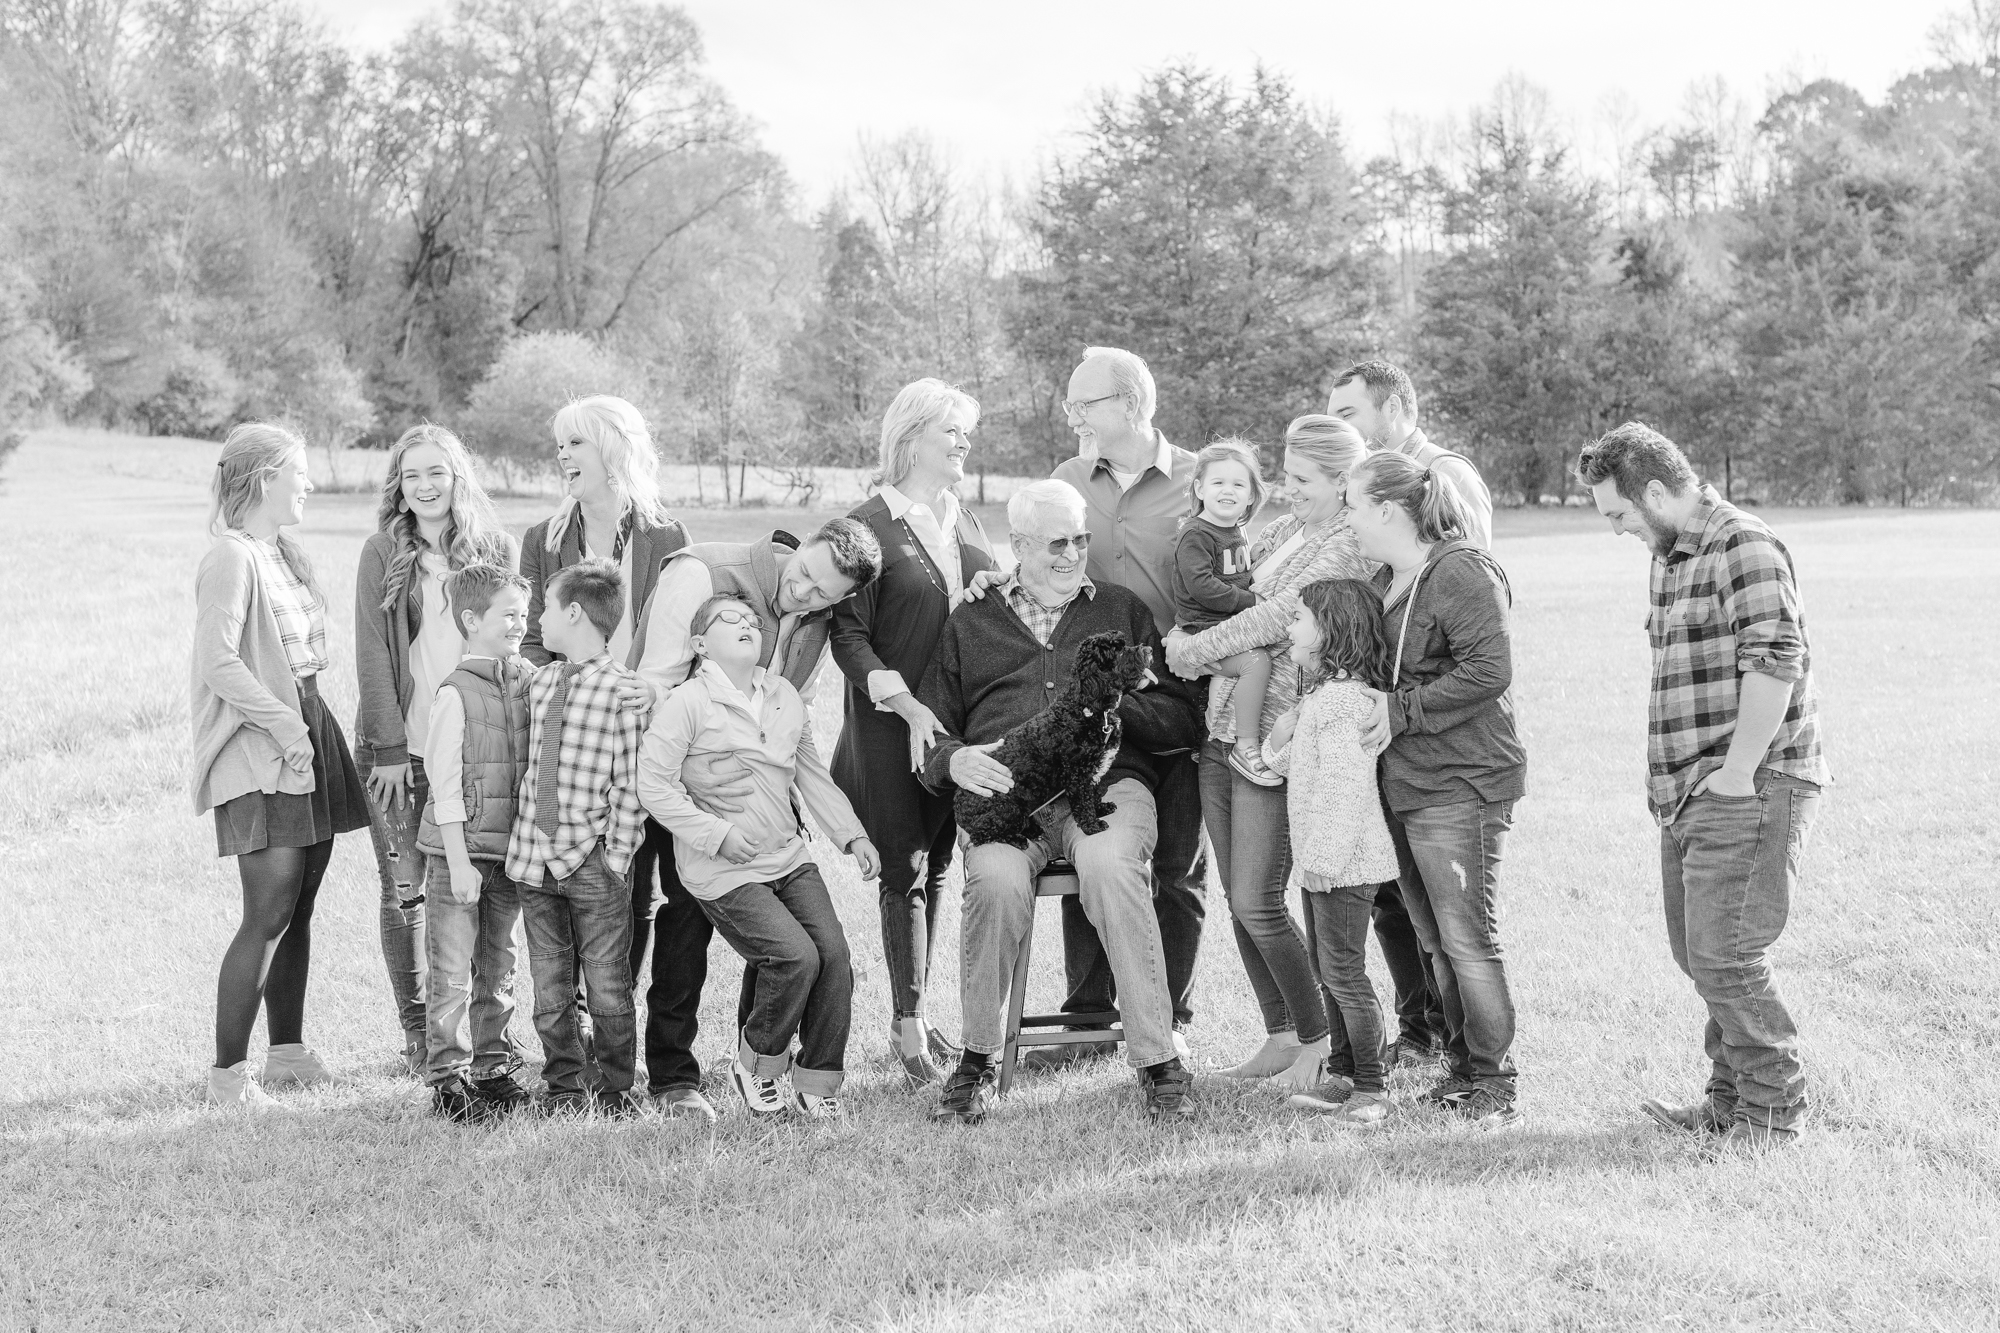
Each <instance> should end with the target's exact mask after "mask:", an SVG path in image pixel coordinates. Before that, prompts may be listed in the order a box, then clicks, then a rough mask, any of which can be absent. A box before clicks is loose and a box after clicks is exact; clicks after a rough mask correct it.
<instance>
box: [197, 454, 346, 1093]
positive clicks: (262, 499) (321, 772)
mask: <svg viewBox="0 0 2000 1333" xmlns="http://www.w3.org/2000/svg"><path fill="white" fill-rule="evenodd" d="M312 489H313V485H312V480H311V478H310V477H309V476H308V475H307V473H306V447H305V441H304V440H302V439H300V438H299V436H297V435H295V434H293V433H292V432H291V431H290V430H287V429H285V428H284V427H282V426H274V425H268V424H265V423H262V422H249V423H245V424H244V425H240V426H238V427H236V428H235V429H234V430H232V431H230V432H229V438H228V439H226V440H224V441H223V445H222V456H221V458H220V459H219V460H217V462H216V465H215V475H214V476H213V477H212V478H211V479H210V505H209V531H210V532H211V533H213V534H214V535H215V539H216V540H215V544H214V545H213V546H211V547H210V548H209V551H208V554H207V555H206V556H204V557H203V558H202V562H201V568H200V571H199V572H198V573H197V574H196V576H195V632H194V653H193V672H192V680H191V682H190V690H189V696H190V697H189V706H190V707H189V712H190V716H191V720H192V722H193V731H194V745H193V752H192V762H191V764H190V774H189V776H190V785H191V788H192V794H193V796H194V807H195V811H196V813H197V814H199V813H203V812H206V811H209V810H213V811H214V812H215V835H216V852H217V854H219V855H222V856H233V857H235V858H236V867H237V873H238V874H239V876H240V877H241V879H242V882H243V923H242V925H240V926H238V927H237V930H236V935H235V938H233V939H232V940H231V941H230V942H229V948H228V950H227V952H225V953H224V954H223V958H222V971H221V975H220V976H219V977H218V979H217V982H216V997H215V1067H214V1068H212V1069H211V1070H209V1074H208V1095H209V1099H210V1100H211V1101H213V1102H216V1103H219V1104H221V1105H223V1106H228V1107H235V1108H242V1109H249V1110H263V1109H266V1108H269V1107H270V1106H272V1105H274V1103H273V1102H272V1100H271V1098H270V1097H269V1096H267V1095H266V1094H265V1093H264V1091H263V1089H262V1087H260V1086H259V1084H260V1079H259V1077H258V1075H257V1073H256V1071H254V1070H253V1069H252V1068H251V1066H250V1061H249V1059H248V1053H249V1045H250V1030H251V1028H252V1027H254V1026H255V1024H256V1021H257V1011H258V1009H259V1008H260V1007H261V1008H262V1009H263V1010H264V1013H265V1018H266V1022H267V1024H268V1027H269V1036H270V1042H271V1050H270V1056H269V1058H268V1060H267V1061H266V1062H265V1065H264V1070H263V1077H262V1079H261V1082H264V1083H271V1084H278V1083H317V1082H323V1081H326V1080H328V1079H330V1078H331V1075H330V1074H329V1073H328V1072H327V1069H326V1066H325V1064H324V1063H322V1062H321V1060H320V1058H319V1057H318V1055H316V1054H315V1053H314V1052H313V1051H311V1050H310V1049H308V1048H307V1047H306V1045H305V1039H304V1034H303V1031H302V1029H303V1026H304V1019H305V999H306V973H307V969H308V967H309V965H310V963H311V960H312V913H313V903H314V900H315V899H316V898H317V897H318V894H319V885H320V880H321V878H322V877H323V876H324V875H325V874H326V866H327V862H328V861H329V860H330V859H331V858H332V856H333V839H334V837H335V835H337V834H341V833H346V832H348V831H349V830H351V829H358V828H361V827H362V826H364V825H365V824H367V822H368V810H367V805H368V798H367V793H366V792H365V791H364V790H363V789H362V785H361V775H360V773H359V772H357V771H356V769H355V767H354V758H353V756H352V755H350V754H349V753H348V749H347V738H346V737H345V736H343V735H342V734H341V731H340V724H339V723H338V722H336V721H334V719H333V715H332V713H330V712H329V711H328V710H327V707H326V705H325V704H324V703H323V702H322V701H321V699H320V694H319V676H320V673H321V672H323V671H325V669H326V667H327V652H326V598H325V597H324V595H322V593H321V592H320V588H319V584H318V582H317V581H316V580H315V579H314V578H313V571H312V566H311V564H310V563H308V561H307V560H306V556H305V552H304V551H302V550H300V549H299V545H298V543H297V542H295V541H293V540H292V539H291V538H290V537H289V536H287V535H286V534H285V529H286V528H288V527H291V526H292V525H294V524H296V523H297V522H298V521H299V520H300V519H301V518H303V517H304V515H305V503H306V497H307V496H308V495H310V494H312Z"/></svg>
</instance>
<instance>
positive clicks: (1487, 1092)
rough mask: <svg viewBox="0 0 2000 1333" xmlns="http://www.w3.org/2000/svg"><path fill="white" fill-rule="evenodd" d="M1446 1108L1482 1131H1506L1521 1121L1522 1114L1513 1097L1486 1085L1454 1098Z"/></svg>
mask: <svg viewBox="0 0 2000 1333" xmlns="http://www.w3.org/2000/svg"><path fill="white" fill-rule="evenodd" d="M1445 1106H1446V1107H1447V1108H1448V1109H1449V1110H1452V1111H1455V1112H1457V1113H1458V1114H1459V1115H1461V1116H1464V1117H1465V1118H1466V1119H1467V1120H1470V1121H1471V1122H1472V1123H1473V1124H1475V1125H1477V1126H1479V1127H1480V1128H1481V1129H1505V1128H1506V1127H1507V1126H1509V1125H1512V1124H1516V1123H1518V1122H1519V1121H1520V1119H1521V1112H1520V1110H1519V1108H1517V1107H1516V1106H1515V1105H1514V1099H1513V1098H1512V1097H1509V1096H1506V1095H1504V1094H1502V1093H1499V1092H1495V1091H1494V1090H1493V1089H1492V1088H1489V1087H1487V1086H1486V1085H1485V1084H1480V1085H1479V1086H1477V1087H1475V1088H1473V1089H1472V1091H1470V1092H1467V1093H1464V1094H1462V1095H1460V1096H1457V1097H1454V1098H1452V1099H1451V1100H1450V1101H1448V1102H1446V1103H1445Z"/></svg>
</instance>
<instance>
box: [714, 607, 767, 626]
mask: <svg viewBox="0 0 2000 1333" xmlns="http://www.w3.org/2000/svg"><path fill="white" fill-rule="evenodd" d="M717 621H721V622H722V623H723V624H725V625H748V626H750V628H752V629H762V628H763V627H764V622H763V620H761V619H760V618H759V617H758V616H757V614H756V613H755V612H754V611H740V610H738V609H737V608H735V607H733V606H725V607H723V608H722V609H721V610H720V611H717V612H716V613H715V614H714V615H712V616H710V617H709V618H708V628H710V629H714V628H715V625H716V622H717Z"/></svg>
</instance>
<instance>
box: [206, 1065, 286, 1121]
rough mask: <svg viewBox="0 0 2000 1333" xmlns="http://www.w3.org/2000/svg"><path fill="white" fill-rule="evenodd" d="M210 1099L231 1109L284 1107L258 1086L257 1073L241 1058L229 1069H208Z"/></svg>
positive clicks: (260, 1109) (248, 1109)
mask: <svg viewBox="0 0 2000 1333" xmlns="http://www.w3.org/2000/svg"><path fill="white" fill-rule="evenodd" d="M208 1100H209V1101H210V1102H212V1103H213V1104H215V1105H216V1106H220V1107H222V1108H223V1109H224V1110H229V1111H258V1112H262V1111H277V1110H282V1109H283V1108H282V1107H280V1106H279V1105H278V1103H277V1102H276V1100H274V1099H273V1098H272V1097H271V1095H270V1094H269V1093H267V1092H265V1091H264V1089H262V1088H261V1087H259V1086H257V1075H256V1074H255V1073H254V1072H252V1071H251V1068H250V1062H249V1061H248V1060H239V1061H237V1062H236V1063H235V1064H233V1065H231V1066H229V1068H227V1069H211V1070H209V1071H208Z"/></svg>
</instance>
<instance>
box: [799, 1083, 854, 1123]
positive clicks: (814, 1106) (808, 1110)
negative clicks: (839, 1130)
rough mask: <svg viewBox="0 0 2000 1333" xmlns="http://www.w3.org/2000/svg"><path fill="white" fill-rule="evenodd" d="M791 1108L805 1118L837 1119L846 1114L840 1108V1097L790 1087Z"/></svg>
mask: <svg viewBox="0 0 2000 1333" xmlns="http://www.w3.org/2000/svg"><path fill="white" fill-rule="evenodd" d="M792 1110H793V1111H794V1112H795V1113H797V1114H798V1115H800V1116H802V1117H804V1118H805V1119H807V1120H839V1119H841V1118H842V1117H843V1116H845V1115H846V1114H847V1113H846V1111H844V1110H843V1109H841V1105H840V1098H838V1097H821V1096H817V1095H816V1094H814V1093H810V1092H800V1091H799V1090H798V1089H797V1088H794V1089H792Z"/></svg>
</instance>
